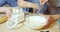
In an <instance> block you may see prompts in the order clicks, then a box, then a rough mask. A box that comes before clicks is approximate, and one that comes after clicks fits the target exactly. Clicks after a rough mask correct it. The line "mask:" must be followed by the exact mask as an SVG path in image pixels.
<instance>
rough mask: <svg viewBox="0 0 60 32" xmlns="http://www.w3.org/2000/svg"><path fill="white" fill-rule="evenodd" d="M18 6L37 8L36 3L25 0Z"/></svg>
mask: <svg viewBox="0 0 60 32" xmlns="http://www.w3.org/2000/svg"><path fill="white" fill-rule="evenodd" d="M19 6H20V7H23V8H26V7H28V8H34V9H38V5H37V4H35V3H31V2H26V1H23V5H21V4H20V5H19Z"/></svg>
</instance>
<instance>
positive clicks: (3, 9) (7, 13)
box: [0, 7, 12, 17]
mask: <svg viewBox="0 0 60 32" xmlns="http://www.w3.org/2000/svg"><path fill="white" fill-rule="evenodd" d="M0 12H5V13H6V15H7V16H8V17H10V15H11V13H12V12H11V10H10V8H8V7H0Z"/></svg>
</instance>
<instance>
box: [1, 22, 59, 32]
mask: <svg viewBox="0 0 60 32" xmlns="http://www.w3.org/2000/svg"><path fill="white" fill-rule="evenodd" d="M22 24H23V25H22V26H20V27H19V28H15V29H11V30H10V29H8V28H7V26H6V22H5V23H3V24H0V32H41V31H49V32H59V25H58V22H57V21H55V22H54V23H53V24H52V25H51V26H50V27H49V28H48V29H42V30H33V29H29V28H27V27H26V26H25V25H24V23H22Z"/></svg>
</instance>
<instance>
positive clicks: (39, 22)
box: [25, 16, 48, 29]
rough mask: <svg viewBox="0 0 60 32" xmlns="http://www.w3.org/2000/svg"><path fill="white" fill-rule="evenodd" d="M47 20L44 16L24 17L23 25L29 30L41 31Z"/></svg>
mask: <svg viewBox="0 0 60 32" xmlns="http://www.w3.org/2000/svg"><path fill="white" fill-rule="evenodd" d="M47 21H48V19H47V18H46V17H45V16H29V17H26V22H25V25H26V26H27V27H29V28H31V29H41V28H43V27H44V26H45V25H46V24H47Z"/></svg>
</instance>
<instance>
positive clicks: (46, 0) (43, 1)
mask: <svg viewBox="0 0 60 32" xmlns="http://www.w3.org/2000/svg"><path fill="white" fill-rule="evenodd" d="M46 2H48V0H40V4H41V5H44V4H45V3H46Z"/></svg>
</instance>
